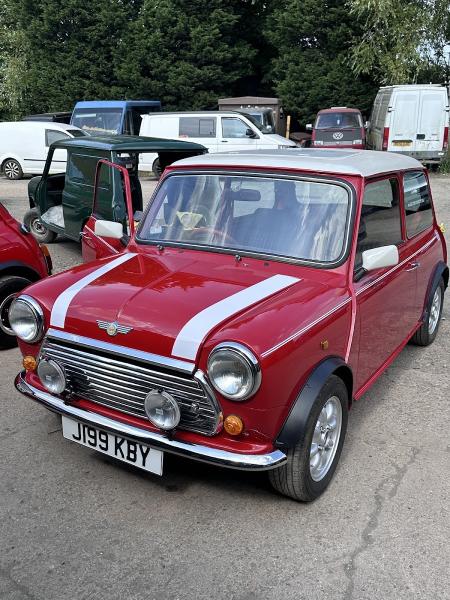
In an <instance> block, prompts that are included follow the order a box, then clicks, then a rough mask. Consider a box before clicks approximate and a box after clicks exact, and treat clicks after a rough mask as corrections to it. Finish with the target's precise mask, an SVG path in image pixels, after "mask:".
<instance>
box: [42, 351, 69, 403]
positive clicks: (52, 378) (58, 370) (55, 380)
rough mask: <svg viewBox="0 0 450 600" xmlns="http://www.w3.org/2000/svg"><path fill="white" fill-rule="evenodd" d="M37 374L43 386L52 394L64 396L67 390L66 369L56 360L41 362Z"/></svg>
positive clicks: (43, 360)
mask: <svg viewBox="0 0 450 600" xmlns="http://www.w3.org/2000/svg"><path fill="white" fill-rule="evenodd" d="M37 374H38V377H39V379H40V380H41V382H42V385H43V386H44V387H45V389H47V390H48V391H49V392H51V393H52V394H62V393H63V391H64V390H65V389H66V375H65V373H64V369H63V368H62V367H61V366H60V365H59V364H58V363H57V362H56V361H54V360H47V359H45V358H44V359H42V360H41V361H39V364H38V368H37Z"/></svg>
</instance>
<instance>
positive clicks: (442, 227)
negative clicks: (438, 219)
mask: <svg viewBox="0 0 450 600" xmlns="http://www.w3.org/2000/svg"><path fill="white" fill-rule="evenodd" d="M439 229H440V230H441V231H442V233H445V231H446V230H445V225H444V223H441V224H440V225H439Z"/></svg>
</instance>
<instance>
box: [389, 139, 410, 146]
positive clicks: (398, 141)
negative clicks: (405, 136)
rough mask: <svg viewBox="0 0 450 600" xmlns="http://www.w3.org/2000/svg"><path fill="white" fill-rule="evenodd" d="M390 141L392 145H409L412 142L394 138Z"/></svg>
mask: <svg viewBox="0 0 450 600" xmlns="http://www.w3.org/2000/svg"><path fill="white" fill-rule="evenodd" d="M392 143H393V145H394V146H411V144H412V142H411V141H409V140H394V141H393V142H392Z"/></svg>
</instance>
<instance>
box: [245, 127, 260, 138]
mask: <svg viewBox="0 0 450 600" xmlns="http://www.w3.org/2000/svg"><path fill="white" fill-rule="evenodd" d="M245 135H246V136H247V137H249V138H256V137H258V135H257V134H256V133H255V132H254V131H253V129H250V127H249V128H248V129H247V131H246V132H245Z"/></svg>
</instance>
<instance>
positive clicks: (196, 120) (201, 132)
mask: <svg viewBox="0 0 450 600" xmlns="http://www.w3.org/2000/svg"><path fill="white" fill-rule="evenodd" d="M179 135H180V137H193V138H213V137H216V119H208V118H201V117H180V126H179Z"/></svg>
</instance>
